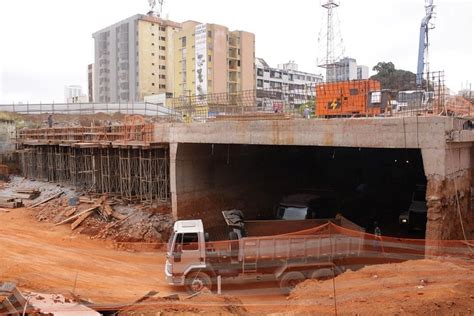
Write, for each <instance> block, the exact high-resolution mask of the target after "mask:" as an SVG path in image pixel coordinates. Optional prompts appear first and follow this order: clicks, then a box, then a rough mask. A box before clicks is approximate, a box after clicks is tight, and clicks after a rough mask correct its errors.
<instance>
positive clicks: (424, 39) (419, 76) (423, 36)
mask: <svg viewBox="0 0 474 316" xmlns="http://www.w3.org/2000/svg"><path fill="white" fill-rule="evenodd" d="M434 8H435V6H434V5H433V0H426V2H425V11H426V15H425V17H424V18H423V20H421V27H420V42H419V47H418V69H417V72H416V85H417V86H418V87H421V85H422V84H423V72H424V69H425V53H426V52H427V50H428V45H429V38H428V31H429V30H430V28H431V26H430V20H431V18H432V17H433V15H434Z"/></svg>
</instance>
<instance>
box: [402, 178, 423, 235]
mask: <svg viewBox="0 0 474 316" xmlns="http://www.w3.org/2000/svg"><path fill="white" fill-rule="evenodd" d="M427 212H428V207H427V205H426V186H424V185H417V186H416V190H415V192H413V195H412V200H411V203H410V206H409V208H408V210H407V211H404V212H402V213H401V214H400V216H399V218H398V221H399V224H400V225H401V226H402V227H403V228H405V229H407V230H426V216H427Z"/></svg>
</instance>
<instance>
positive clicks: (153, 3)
mask: <svg viewBox="0 0 474 316" xmlns="http://www.w3.org/2000/svg"><path fill="white" fill-rule="evenodd" d="M164 2H165V0H158V1H157V0H148V5H149V6H150V12H148V14H151V15H157V16H160V17H161V14H162V13H163V3H164ZM157 5H158V11H157V10H156V9H157Z"/></svg>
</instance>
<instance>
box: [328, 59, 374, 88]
mask: <svg viewBox="0 0 474 316" xmlns="http://www.w3.org/2000/svg"><path fill="white" fill-rule="evenodd" d="M368 78H369V67H367V66H363V65H357V60H355V59H354V58H349V57H345V58H343V59H341V60H339V61H338V62H336V63H334V64H333V65H330V66H328V67H327V68H326V82H335V81H347V80H362V79H368Z"/></svg>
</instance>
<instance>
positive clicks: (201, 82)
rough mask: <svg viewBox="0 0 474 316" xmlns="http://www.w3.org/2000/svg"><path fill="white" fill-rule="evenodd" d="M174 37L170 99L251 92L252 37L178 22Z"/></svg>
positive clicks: (219, 28)
mask: <svg viewBox="0 0 474 316" xmlns="http://www.w3.org/2000/svg"><path fill="white" fill-rule="evenodd" d="M181 26H182V28H181V30H180V31H178V32H177V33H175V34H174V43H173V45H174V96H175V97H180V96H192V95H206V94H212V93H234V92H238V91H242V90H254V89H255V35H254V34H252V33H249V32H244V31H229V29H228V28H227V27H225V26H222V25H218V24H202V23H199V22H196V21H186V22H184V23H182V25H181Z"/></svg>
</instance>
